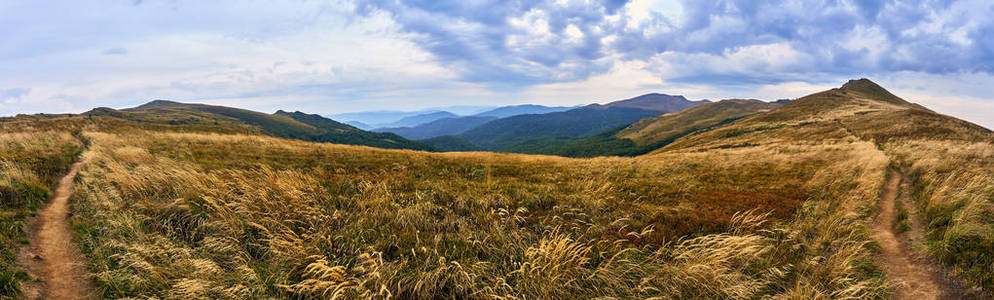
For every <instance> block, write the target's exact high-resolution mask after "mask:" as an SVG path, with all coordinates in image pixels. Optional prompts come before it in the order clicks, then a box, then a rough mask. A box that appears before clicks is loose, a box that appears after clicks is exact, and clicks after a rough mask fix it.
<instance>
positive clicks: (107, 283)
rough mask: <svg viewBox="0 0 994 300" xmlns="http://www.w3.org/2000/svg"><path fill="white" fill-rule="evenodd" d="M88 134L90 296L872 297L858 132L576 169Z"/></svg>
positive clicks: (876, 183) (219, 138) (548, 160)
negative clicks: (94, 292) (93, 282)
mask: <svg viewBox="0 0 994 300" xmlns="http://www.w3.org/2000/svg"><path fill="white" fill-rule="evenodd" d="M85 135H86V136H87V137H88V138H89V139H90V140H91V148H90V151H89V152H87V153H85V154H84V155H85V156H86V159H87V160H88V161H89V164H88V167H87V169H86V170H84V171H83V173H82V175H81V176H80V177H81V179H80V183H79V184H78V186H77V194H76V196H75V197H76V198H75V199H74V210H75V211H76V215H75V216H74V224H75V227H76V230H77V233H78V235H79V236H78V240H79V242H80V244H81V247H82V248H83V249H84V252H85V253H86V255H87V257H88V258H89V262H88V263H89V265H90V269H91V270H92V271H93V272H94V274H96V275H95V276H96V279H97V281H98V282H99V283H100V284H101V286H102V288H103V295H104V296H106V297H159V298H267V297H303V298H312V297H313V298H435V297H441V298H447V297H459V298H505V299H511V298H514V299H517V298H562V297H574V296H578V295H584V296H588V297H599V296H607V297H625V298H627V297H640V298H652V297H656V298H662V299H666V298H755V297H760V296H763V295H771V296H780V297H807V296H812V297H815V296H817V297H832V298H863V297H876V296H880V295H883V294H885V293H886V288H885V283H884V281H883V279H882V278H881V277H880V275H879V273H877V272H875V271H873V266H872V262H871V261H870V260H869V259H868V255H869V252H868V251H867V249H868V247H869V246H868V242H867V241H868V240H869V239H868V237H867V235H866V232H865V231H866V229H865V226H864V225H863V224H864V221H865V218H866V217H868V216H869V215H870V214H871V211H872V207H873V206H874V203H875V198H876V193H877V191H878V189H879V187H880V184H881V183H882V179H883V177H884V176H883V171H884V169H885V167H886V166H887V162H888V161H887V158H886V157H884V156H883V155H882V154H881V153H880V152H879V151H877V150H876V149H875V147H874V146H873V145H872V144H870V143H867V142H862V141H859V140H858V139H855V138H848V139H846V138H843V139H832V140H822V141H796V142H795V143H785V144H781V145H770V146H763V147H743V148H730V149H715V150H711V151H706V152H695V151H686V152H674V153H663V154H659V155H652V156H644V157H637V158H595V159H582V160H581V159H566V158H560V157H551V156H531V155H510V154H493V153H443V154H431V153H424V152H416V151H393V150H380V149H375V148H369V147H354V146H340V145H330V144H314V143H305V142H296V141H289V140H283V139H275V138H265V137H261V136H250V135H223V134H189V133H169V132H144V131H132V132H126V133H124V134H110V133H103V132H87V133H86V134H85ZM853 174H857V175H858V176H853Z"/></svg>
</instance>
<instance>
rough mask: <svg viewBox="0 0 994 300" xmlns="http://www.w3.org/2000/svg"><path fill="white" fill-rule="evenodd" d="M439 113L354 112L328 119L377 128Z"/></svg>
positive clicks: (332, 116)
mask: <svg viewBox="0 0 994 300" xmlns="http://www.w3.org/2000/svg"><path fill="white" fill-rule="evenodd" d="M430 112H437V110H431V111H387V110H382V111H362V112H352V113H342V114H332V115H328V118H331V119H333V120H337V121H340V122H351V121H357V122H362V123H364V124H368V125H370V126H374V127H375V126H376V124H387V123H392V122H396V121H397V120H400V119H403V118H406V117H410V116H415V115H420V114H424V113H430Z"/></svg>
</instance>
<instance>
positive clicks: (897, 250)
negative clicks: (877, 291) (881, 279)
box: [873, 170, 961, 299]
mask: <svg viewBox="0 0 994 300" xmlns="http://www.w3.org/2000/svg"><path fill="white" fill-rule="evenodd" d="M902 178H903V175H902V174H901V173H900V172H899V171H897V170H891V171H890V174H889V176H888V179H887V182H886V183H885V184H884V190H883V192H882V193H881V195H880V208H879V209H880V210H879V214H878V215H877V219H876V222H875V224H874V225H873V236H874V238H875V239H876V240H877V242H878V243H880V248H881V249H880V250H881V253H880V257H879V258H878V259H877V260H878V264H879V265H880V266H881V267H883V269H884V271H886V272H887V276H888V277H889V278H890V279H891V280H892V281H893V282H894V283H895V287H894V293H893V295H892V297H891V298H893V299H953V298H959V297H958V295H961V293H960V292H957V291H956V290H957V289H955V288H953V287H952V286H950V285H948V284H946V283H945V282H944V280H943V279H942V275H940V273H939V272H937V271H935V270H934V269H933V268H930V267H929V266H928V263H926V262H921V261H919V260H916V259H914V258H913V257H912V256H911V250H910V249H908V246H909V245H906V243H902V242H901V239H900V237H901V234H900V233H898V232H897V228H896V227H897V226H895V224H896V220H897V209H896V208H895V206H896V203H897V201H898V196H899V192H898V190H899V188H900V186H901V180H902Z"/></svg>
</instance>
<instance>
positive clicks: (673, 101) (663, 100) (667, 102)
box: [604, 93, 710, 112]
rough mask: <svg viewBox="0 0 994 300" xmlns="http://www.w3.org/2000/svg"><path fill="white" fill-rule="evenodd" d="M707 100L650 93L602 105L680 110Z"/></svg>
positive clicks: (661, 110)
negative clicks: (691, 99) (693, 99)
mask: <svg viewBox="0 0 994 300" xmlns="http://www.w3.org/2000/svg"><path fill="white" fill-rule="evenodd" d="M708 102H710V101H708V100H698V101H690V100H687V98H684V97H683V96H671V95H666V94H659V93H651V94H645V95H642V96H638V97H635V98H631V99H625V100H620V101H614V102H611V103H608V104H605V105H604V106H607V107H628V108H638V109H644V110H652V111H659V112H674V111H681V110H684V109H688V108H691V107H694V106H696V105H699V104H704V103H708Z"/></svg>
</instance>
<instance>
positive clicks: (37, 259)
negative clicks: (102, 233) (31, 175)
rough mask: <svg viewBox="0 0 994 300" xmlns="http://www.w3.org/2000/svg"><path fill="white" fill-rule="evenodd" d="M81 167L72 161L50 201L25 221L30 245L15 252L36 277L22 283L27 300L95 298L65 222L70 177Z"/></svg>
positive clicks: (19, 262) (67, 214)
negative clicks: (36, 280)
mask: <svg viewBox="0 0 994 300" xmlns="http://www.w3.org/2000/svg"><path fill="white" fill-rule="evenodd" d="M82 167H83V163H82V162H77V163H74V164H73V165H72V167H71V168H70V169H69V173H68V174H66V176H65V177H62V179H61V180H60V181H59V186H58V188H56V190H55V194H54V195H53V196H52V199H51V201H49V203H48V204H47V205H45V207H44V208H42V209H41V210H39V211H38V216H37V217H35V218H33V219H32V220H30V221H28V225H27V227H28V228H27V230H28V237H29V238H30V239H31V244H30V245H29V246H25V247H23V248H22V249H21V251H19V253H18V257H17V263H18V264H19V265H20V266H21V267H23V268H25V269H27V270H28V271H29V272H30V273H31V275H32V276H33V277H35V278H38V279H40V281H39V282H28V283H27V284H25V288H24V296H26V298H28V299H39V298H41V299H91V298H95V297H94V295H95V293H94V291H95V289H94V287H93V284H92V283H91V282H90V280H89V276H88V275H87V272H86V268H85V266H84V263H83V262H84V260H83V257H82V255H81V254H80V252H79V249H78V248H77V247H76V245H75V244H74V243H73V241H72V234H71V231H70V229H69V224H68V222H67V221H68V217H69V196H70V195H72V183H73V178H75V177H76V174H77V173H78V172H79V170H80V169H81V168H82Z"/></svg>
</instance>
